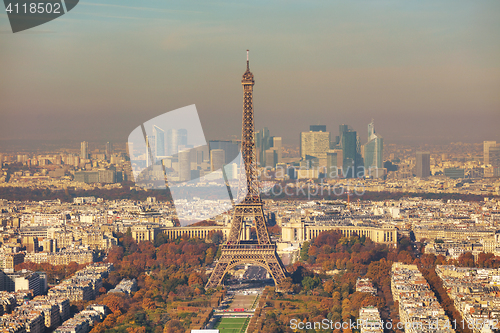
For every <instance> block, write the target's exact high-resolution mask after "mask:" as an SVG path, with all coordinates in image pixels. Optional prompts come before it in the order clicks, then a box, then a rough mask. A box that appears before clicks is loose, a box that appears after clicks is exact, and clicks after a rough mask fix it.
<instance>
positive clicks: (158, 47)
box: [0, 0, 500, 145]
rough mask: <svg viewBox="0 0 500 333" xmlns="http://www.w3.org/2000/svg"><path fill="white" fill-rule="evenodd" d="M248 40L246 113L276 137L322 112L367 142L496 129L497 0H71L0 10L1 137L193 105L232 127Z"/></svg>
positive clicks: (112, 127)
mask: <svg viewBox="0 0 500 333" xmlns="http://www.w3.org/2000/svg"><path fill="white" fill-rule="evenodd" d="M246 49H250V68H251V70H252V72H253V73H254V75H255V80H256V85H255V87H254V88H255V90H254V104H255V121H256V127H257V129H260V128H262V127H264V126H267V127H268V128H269V129H270V131H271V134H272V135H276V136H282V137H283V139H284V143H285V144H295V145H298V140H299V132H300V131H305V130H308V128H309V125H310V124H325V125H327V129H328V130H330V131H331V132H332V133H333V135H337V134H338V125H339V124H341V123H345V124H349V125H351V126H352V127H353V128H354V129H355V130H357V131H358V132H359V133H360V135H361V139H362V142H365V140H366V137H367V134H366V132H367V124H368V123H369V122H370V121H371V119H372V118H373V119H374V120H375V125H376V130H377V132H378V133H379V134H381V135H382V136H383V137H384V140H385V142H386V143H429V142H436V143H447V142H452V141H455V142H456V141H463V142H482V141H483V140H497V141H500V131H499V127H500V126H499V125H500V1H498V0H491V1H460V0H450V1H436V0H430V1H427V0H419V1H402V0H398V1H373V0H367V1H345V0H342V1H331V0H326V1H312V0H307V1H244V2H237V1H227V2H225V1H218V2H211V1H162V0H148V1H127V0H120V1H118V0H116V1H113V0H102V1H97V0H96V1H80V3H79V4H78V5H77V6H76V7H75V8H74V9H73V10H72V11H71V12H69V13H67V14H66V15H64V16H62V17H61V18H59V19H56V20H54V21H51V22H49V23H47V24H44V25H41V26H39V27H36V28H33V29H30V30H27V31H25V32H19V33H16V34H13V33H12V32H11V30H10V26H9V22H8V18H7V16H6V15H5V12H3V10H2V14H0V75H1V78H2V80H1V82H0V117H1V118H0V140H6V139H32V140H43V139H72V140H87V141H97V140H103V141H108V140H112V141H115V142H117V141H122V142H125V141H126V140H127V137H128V134H129V133H130V132H131V131H132V130H133V129H134V128H135V127H137V126H138V125H140V124H141V123H144V122H145V121H147V120H149V119H150V118H153V117H155V116H158V115H160V114H162V113H164V112H167V111H171V110H174V109H177V108H180V107H184V106H187V105H191V104H196V106H197V109H198V112H199V115H200V118H201V121H202V125H203V129H204V131H205V134H206V137H207V140H210V139H229V138H236V137H237V138H239V137H240V135H241V110H242V88H241V83H240V81H241V75H242V74H243V72H244V70H245V65H246V64H245V60H246V52H245V51H246Z"/></svg>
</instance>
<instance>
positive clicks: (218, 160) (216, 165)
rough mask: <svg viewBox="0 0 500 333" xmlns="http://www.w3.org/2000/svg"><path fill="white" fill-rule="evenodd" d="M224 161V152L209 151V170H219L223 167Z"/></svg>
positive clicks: (218, 150)
mask: <svg viewBox="0 0 500 333" xmlns="http://www.w3.org/2000/svg"><path fill="white" fill-rule="evenodd" d="M224 161H225V156H224V150H222V149H212V150H211V151H210V163H211V164H210V165H211V170H212V171H215V170H219V169H221V168H222V166H223V165H224Z"/></svg>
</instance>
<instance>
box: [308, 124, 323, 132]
mask: <svg viewBox="0 0 500 333" xmlns="http://www.w3.org/2000/svg"><path fill="white" fill-rule="evenodd" d="M309 131H311V132H326V125H311V126H309Z"/></svg>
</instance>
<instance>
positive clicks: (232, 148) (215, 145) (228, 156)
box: [209, 140, 240, 164]
mask: <svg viewBox="0 0 500 333" xmlns="http://www.w3.org/2000/svg"><path fill="white" fill-rule="evenodd" d="M209 147H210V150H212V149H222V150H224V156H225V157H224V164H229V163H231V162H232V161H233V160H234V159H235V158H236V157H238V154H239V153H240V143H239V142H238V141H235V140H232V141H229V140H211V141H210V142H209Z"/></svg>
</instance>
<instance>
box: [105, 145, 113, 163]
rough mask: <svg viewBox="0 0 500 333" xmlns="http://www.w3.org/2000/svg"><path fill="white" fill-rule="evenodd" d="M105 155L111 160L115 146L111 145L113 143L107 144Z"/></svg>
mask: <svg viewBox="0 0 500 333" xmlns="http://www.w3.org/2000/svg"><path fill="white" fill-rule="evenodd" d="M104 153H105V154H106V158H108V159H109V158H110V157H111V154H112V153H113V144H111V142H106V146H105V151H104Z"/></svg>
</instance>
